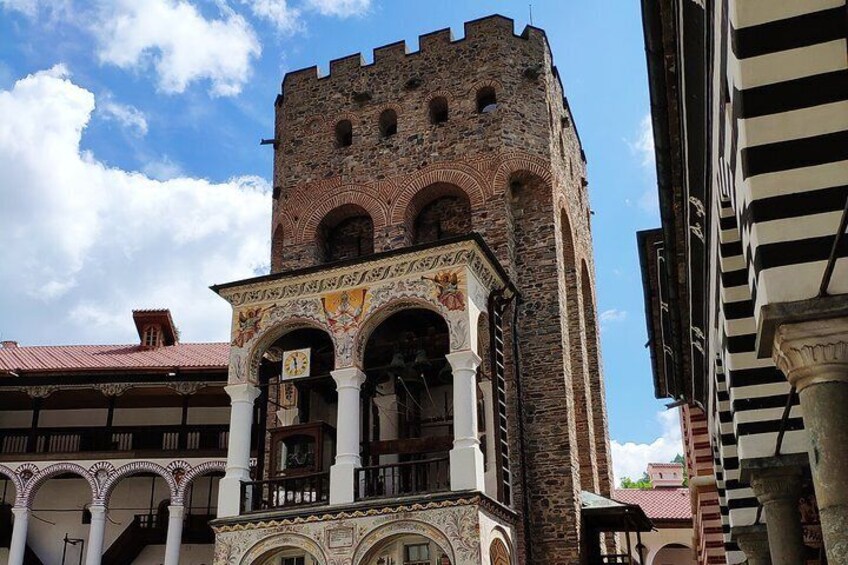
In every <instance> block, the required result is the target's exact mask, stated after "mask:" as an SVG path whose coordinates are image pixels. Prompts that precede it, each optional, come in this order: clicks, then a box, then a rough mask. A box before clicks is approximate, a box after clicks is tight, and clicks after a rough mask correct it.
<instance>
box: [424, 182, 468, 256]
mask: <svg viewBox="0 0 848 565" xmlns="http://www.w3.org/2000/svg"><path fill="white" fill-rule="evenodd" d="M410 206H411V210H410V211H411V212H412V220H413V221H412V222H411V224H412V225H411V227H412V230H413V233H412V242H413V243H428V242H431V241H439V240H441V239H447V238H450V237H455V236H459V235H464V234H467V233H469V232H470V231H471V202H470V200H469V199H468V195H466V194H465V192H463V191H462V190H461V189H459V188H457V187H456V186H454V185H451V184H444V183H439V184H434V185H430V186H429V187H427V188H425V189H424V190H422V191H421V192H419V193H418V194H417V195H416V196H415V198H413V200H412V202H411V203H410Z"/></svg>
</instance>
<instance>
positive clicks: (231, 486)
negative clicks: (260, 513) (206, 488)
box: [218, 473, 252, 518]
mask: <svg viewBox="0 0 848 565" xmlns="http://www.w3.org/2000/svg"><path fill="white" fill-rule="evenodd" d="M249 480H250V475H249V474H248V473H243V474H242V473H239V474H229V473H228V474H227V475H226V476H225V477H224V478H222V479H221V481H220V482H219V483H218V518H226V517H227V516H238V515H239V514H241V504H242V499H241V484H242V482H246V481H249ZM251 495H252V493H251V492H249V491H248V492H247V493H246V496H247V500H246V501H245V508H251V503H252V500H251Z"/></svg>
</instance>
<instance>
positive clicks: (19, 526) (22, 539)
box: [8, 506, 29, 565]
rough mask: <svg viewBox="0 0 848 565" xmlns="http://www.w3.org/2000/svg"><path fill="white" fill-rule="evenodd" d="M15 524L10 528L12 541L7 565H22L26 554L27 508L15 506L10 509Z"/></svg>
mask: <svg viewBox="0 0 848 565" xmlns="http://www.w3.org/2000/svg"><path fill="white" fill-rule="evenodd" d="M12 514H13V515H14V516H15V522H14V525H13V526H12V541H11V543H9V561H8V564H9V565H23V563H24V554H25V553H26V543H27V527H28V526H29V508H27V507H26V506H15V507H13V508H12Z"/></svg>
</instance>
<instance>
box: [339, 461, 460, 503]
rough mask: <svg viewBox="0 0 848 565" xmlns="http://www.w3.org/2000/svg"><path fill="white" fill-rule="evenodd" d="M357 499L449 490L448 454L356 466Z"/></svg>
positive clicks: (355, 484)
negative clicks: (418, 459)
mask: <svg viewBox="0 0 848 565" xmlns="http://www.w3.org/2000/svg"><path fill="white" fill-rule="evenodd" d="M354 486H355V488H356V490H355V496H356V499H357V500H364V499H368V498H386V497H397V496H409V495H414V494H426V493H434V492H444V491H448V490H450V463H449V460H448V458H447V457H442V458H438V459H424V460H421V461H407V462H404V463H389V464H386V465H374V466H372V467H361V468H359V469H356V475H355V480H354Z"/></svg>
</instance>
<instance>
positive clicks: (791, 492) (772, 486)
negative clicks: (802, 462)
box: [750, 467, 802, 505]
mask: <svg viewBox="0 0 848 565" xmlns="http://www.w3.org/2000/svg"><path fill="white" fill-rule="evenodd" d="M801 477H802V474H801V469H800V468H799V467H772V468H767V469H758V470H757V471H752V473H751V479H750V483H751V490H753V491H754V494H755V495H756V496H757V500H759V501H760V502H761V503H762V504H763V505H766V504H769V503H770V502H774V501H778V500H794V501H796V503H797V501H798V499H799V498H800V497H801Z"/></svg>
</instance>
